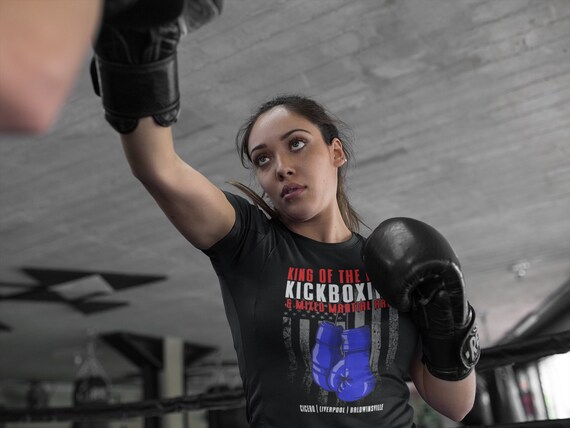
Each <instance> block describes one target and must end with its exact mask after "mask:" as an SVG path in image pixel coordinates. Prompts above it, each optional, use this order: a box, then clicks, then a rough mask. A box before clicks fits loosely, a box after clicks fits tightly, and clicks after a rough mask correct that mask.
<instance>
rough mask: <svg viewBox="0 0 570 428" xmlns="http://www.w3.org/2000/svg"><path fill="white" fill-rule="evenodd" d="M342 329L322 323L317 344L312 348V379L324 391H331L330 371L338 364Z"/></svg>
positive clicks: (340, 355)
mask: <svg viewBox="0 0 570 428" xmlns="http://www.w3.org/2000/svg"><path fill="white" fill-rule="evenodd" d="M342 330H343V328H342V327H340V326H337V325H335V324H332V323H330V322H323V323H321V324H320V325H319V329H318V330H317V338H316V340H317V343H316V344H315V346H314V347H313V351H312V358H313V379H314V380H315V382H316V383H317V385H319V386H320V387H321V388H323V389H324V390H326V391H333V389H332V387H331V386H330V385H329V375H330V372H331V369H332V368H333V367H334V366H335V364H336V363H338V362H339V361H340V360H341V358H342V354H341V353H340V344H341V334H342Z"/></svg>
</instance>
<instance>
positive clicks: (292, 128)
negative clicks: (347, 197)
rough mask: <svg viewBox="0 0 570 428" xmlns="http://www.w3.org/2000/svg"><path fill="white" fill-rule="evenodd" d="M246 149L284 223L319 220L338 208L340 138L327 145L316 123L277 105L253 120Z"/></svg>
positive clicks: (341, 159)
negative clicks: (253, 123)
mask: <svg viewBox="0 0 570 428" xmlns="http://www.w3.org/2000/svg"><path fill="white" fill-rule="evenodd" d="M248 152H249V155H250V158H251V160H252V161H253V164H254V168H255V171H256V175H257V179H258V180H259V183H260V185H261V187H262V188H263V190H264V191H265V193H266V194H267V195H268V196H269V198H270V199H271V201H272V202H273V205H274V208H275V209H276V210H277V211H278V212H279V213H280V216H281V219H282V221H283V222H284V223H285V224H287V223H297V222H306V221H310V220H315V219H317V220H318V219H319V217H320V216H323V215H326V214H327V213H330V212H331V211H329V210H333V209H335V208H336V203H337V202H336V189H337V171H338V168H339V167H340V166H342V164H343V163H344V152H343V150H342V143H341V142H340V140H339V139H338V138H335V139H333V142H332V144H330V145H328V144H325V142H324V140H323V137H322V135H321V132H320V130H319V128H318V127H317V126H316V125H314V124H313V123H311V122H310V121H309V120H307V119H305V118H304V117H303V116H299V115H297V114H295V113H291V112H289V111H288V110H287V109H285V108H284V107H281V106H279V107H275V108H273V109H271V110H269V111H267V112H265V113H264V114H262V115H261V116H260V117H259V118H258V119H257V121H256V122H255V125H254V126H253V128H252V130H251V133H250V137H249V142H248Z"/></svg>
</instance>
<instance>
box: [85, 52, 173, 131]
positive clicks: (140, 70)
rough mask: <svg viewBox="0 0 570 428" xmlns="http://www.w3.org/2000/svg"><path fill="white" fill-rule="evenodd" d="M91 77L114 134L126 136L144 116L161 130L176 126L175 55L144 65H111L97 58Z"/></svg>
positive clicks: (111, 63)
mask: <svg viewBox="0 0 570 428" xmlns="http://www.w3.org/2000/svg"><path fill="white" fill-rule="evenodd" d="M91 77H92V80H93V86H94V88H95V92H96V93H97V95H100V96H101V98H102V100H103V106H104V108H105V112H106V115H105V117H106V119H107V121H108V122H109V123H110V124H111V126H112V127H113V128H114V129H115V130H116V131H118V132H120V133H122V134H128V133H130V132H132V131H134V129H135V128H136V127H137V124H138V119H140V118H142V117H146V116H152V117H153V118H154V120H155V122H157V123H158V124H159V125H161V126H170V125H172V124H173V123H174V122H176V120H177V118H178V113H179V111H180V91H179V88H178V67H177V58H176V53H175V52H174V53H173V54H172V55H170V56H167V57H165V58H163V59H161V60H159V61H155V62H151V63H147V64H120V63H113V62H109V61H106V60H104V59H103V58H101V57H99V56H97V57H96V58H95V61H94V65H92V67H91Z"/></svg>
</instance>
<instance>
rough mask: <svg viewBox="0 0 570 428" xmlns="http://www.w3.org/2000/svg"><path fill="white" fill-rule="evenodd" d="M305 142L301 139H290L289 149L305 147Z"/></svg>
mask: <svg viewBox="0 0 570 428" xmlns="http://www.w3.org/2000/svg"><path fill="white" fill-rule="evenodd" d="M305 144H306V143H305V142H304V141H303V140H292V141H291V149H292V150H300V149H302V148H303V147H305Z"/></svg>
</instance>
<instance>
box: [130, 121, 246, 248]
mask: <svg viewBox="0 0 570 428" xmlns="http://www.w3.org/2000/svg"><path fill="white" fill-rule="evenodd" d="M121 140H122V143H123V148H124V151H125V154H126V156H127V160H128V161H129V164H130V166H131V170H132V172H133V174H134V176H135V177H137V178H138V179H139V180H140V181H141V182H142V184H143V185H144V186H145V188H146V189H147V190H148V192H149V193H150V194H151V195H152V197H153V198H154V199H155V200H156V202H157V203H158V205H159V206H160V208H162V210H163V211H164V213H165V214H166V215H167V217H168V218H169V220H170V221H171V222H172V224H174V226H175V227H176V228H177V229H178V230H179V231H180V233H182V235H183V236H184V237H185V238H186V239H188V241H190V242H191V243H192V244H193V245H194V246H196V247H197V248H200V249H207V248H209V247H211V246H212V245H213V244H215V243H216V242H217V241H218V240H220V239H221V238H223V237H224V236H225V235H226V234H227V233H228V232H229V230H230V229H231V227H232V226H233V224H234V221H235V211H234V208H233V207H232V205H231V204H230V203H229V202H228V200H227V199H226V197H225V195H224V194H223V193H222V191H221V190H220V189H219V188H218V187H216V186H215V185H214V184H212V183H211V182H210V181H209V180H208V179H207V178H206V177H204V176H203V175H202V174H201V173H200V172H198V171H197V170H195V169H194V168H192V167H191V166H190V165H188V164H187V163H186V162H184V161H183V160H182V159H181V158H180V157H179V156H178V155H177V153H176V151H175V150H174V144H173V139H172V130H171V128H170V127H162V126H159V125H157V124H156V123H155V121H154V120H153V119H152V118H150V117H147V118H144V119H141V120H140V121H139V124H138V126H137V128H136V129H135V130H134V131H133V132H132V133H130V134H126V135H121Z"/></svg>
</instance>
